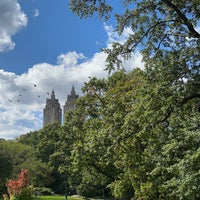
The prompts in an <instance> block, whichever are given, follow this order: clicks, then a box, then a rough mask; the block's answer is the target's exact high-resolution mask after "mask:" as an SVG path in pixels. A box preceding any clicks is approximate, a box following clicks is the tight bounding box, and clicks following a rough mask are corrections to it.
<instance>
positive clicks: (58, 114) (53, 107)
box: [43, 86, 79, 127]
mask: <svg viewBox="0 0 200 200" xmlns="http://www.w3.org/2000/svg"><path fill="white" fill-rule="evenodd" d="M78 97H79V95H77V94H76V92H75V88H74V86H72V90H71V94H70V95H67V101H66V102H65V105H64V109H63V119H64V121H65V115H66V114H67V112H69V111H70V110H73V109H75V100H76V99H77V98H78ZM55 122H58V123H59V124H60V125H61V124H62V109H61V108H60V103H59V101H58V99H56V98H55V92H54V90H52V93H51V98H50V99H46V105H45V108H44V111H43V127H44V126H46V125H49V124H52V123H55Z"/></svg>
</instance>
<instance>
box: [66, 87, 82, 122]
mask: <svg viewBox="0 0 200 200" xmlns="http://www.w3.org/2000/svg"><path fill="white" fill-rule="evenodd" d="M78 97H79V95H77V94H76V92H75V88H74V86H72V90H71V94H70V95H67V101H66V102H65V105H64V109H63V110H64V112H63V115H64V116H63V117H64V122H65V116H66V114H67V112H68V111H70V110H74V109H75V100H76V99H77V98H78Z"/></svg>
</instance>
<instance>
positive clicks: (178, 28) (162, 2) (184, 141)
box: [70, 0, 200, 199]
mask: <svg viewBox="0 0 200 200" xmlns="http://www.w3.org/2000/svg"><path fill="white" fill-rule="evenodd" d="M121 2H122V5H123V6H124V13H123V14H117V13H115V16H116V20H117V26H116V31H117V32H118V33H119V34H121V33H122V32H123V30H124V28H125V27H131V28H132V30H133V34H132V35H130V36H129V38H128V39H127V41H126V42H125V43H124V44H119V43H114V44H113V45H112V48H111V49H105V52H107V53H108V57H107V61H108V65H107V69H108V70H109V72H111V71H112V70H113V69H115V68H116V67H118V68H121V63H122V61H123V59H124V58H129V56H131V54H132V53H134V51H135V49H138V50H140V51H141V53H142V55H143V60H144V62H145V70H144V71H143V72H141V71H139V72H138V71H134V72H132V73H130V74H123V73H122V74H120V73H119V74H118V73H117V74H114V75H112V76H111V77H110V78H109V80H108V82H107V83H106V86H104V89H106V90H105V93H104V95H103V98H100V97H101V96H99V95H97V94H98V93H97V92H98V90H94V89H96V88H98V87H90V90H91V88H92V97H91V96H88V97H87V101H89V102H90V104H89V105H88V104H86V103H85V104H82V105H83V106H84V105H85V111H87V112H88V113H87V115H88V116H89V117H88V118H87V120H86V121H85V122H84V125H85V126H86V127H87V128H86V129H84V130H86V131H85V132H84V134H86V136H85V138H95V139H93V140H90V142H89V139H87V140H86V139H84V145H83V146H82V150H83V151H82V155H83V158H85V155H87V156H88V157H87V159H88V160H90V159H92V156H91V155H93V157H94V154H93V153H94V152H98V153H97V154H95V156H96V157H98V156H99V157H98V158H99V160H101V161H102V160H104V161H105V162H103V165H105V166H106V165H107V164H108V163H112V165H113V168H115V169H117V172H118V173H117V174H116V176H115V181H112V182H111V183H110V184H109V186H110V188H111V189H112V192H113V194H114V195H115V196H118V197H123V196H126V194H127V192H130V191H126V189H127V188H132V190H133V191H134V194H133V198H135V199H198V198H199V196H200V193H199V186H198V184H197V182H198V181H199V179H200V175H199V167H198V166H197V163H198V162H199V159H200V152H199V142H198V141H199V138H200V136H199V117H200V113H199V98H200V74H199V72H200V62H199V61H200V54H199V52H200V33H199V32H198V30H199V26H200V14H199V9H200V4H199V1H197V0H191V1H186V0H180V1H175V0H128V1H121ZM109 3H110V4H112V3H111V2H110V1H105V0H98V1H96V0H84V1H80V0H71V1H70V8H71V9H72V11H74V12H76V13H77V14H78V15H79V16H81V17H90V16H92V15H93V14H95V13H97V14H99V16H100V17H105V19H108V17H109V15H111V14H113V13H112V7H114V6H115V5H114V2H113V5H109ZM135 80H136V81H135ZM97 82H98V81H96V82H95V83H97ZM90 84H94V83H92V82H91V81H90V82H89V83H88V84H87V85H89V86H90ZM94 86H96V85H94ZM109 86H110V87H109ZM93 90H94V91H93ZM91 123H92V124H91ZM97 125H98V127H97V128H96V126H97ZM85 126H83V127H85ZM90 127H92V128H90ZM97 138H99V139H97ZM105 138H107V141H108V143H106V142H105ZM195 138H196V139H195ZM91 141H92V144H90V143H91ZM98 141H101V142H102V141H104V142H103V144H102V143H101V142H98ZM105 144H107V148H106V150H102V147H103V146H105ZM87 146H88V147H90V148H91V149H89V148H87ZM96 147H98V148H99V151H97V150H96V149H95V148H96ZM100 148H101V149H100ZM88 149H89V150H88ZM100 151H102V152H105V155H106V157H103V158H101V153H99V152H100ZM90 152H91V155H90V154H89V153H90ZM106 152H107V153H106ZM108 155H109V156H108ZM100 158H101V159H100ZM105 158H106V159H105ZM84 161H85V160H84ZM88 164H89V163H88ZM100 164H101V162H97V165H98V166H99V165H100ZM105 166H103V167H101V169H103V168H104V167H105Z"/></svg>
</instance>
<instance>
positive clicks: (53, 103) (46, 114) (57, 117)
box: [43, 90, 62, 127]
mask: <svg viewBox="0 0 200 200" xmlns="http://www.w3.org/2000/svg"><path fill="white" fill-rule="evenodd" d="M54 122H58V123H59V124H60V125H61V123H62V109H61V108H60V103H59V101H58V99H56V98H55V92H54V90H52V93H51V98H50V99H46V106H45V108H44V111H43V127H44V126H46V125H49V124H52V123H54Z"/></svg>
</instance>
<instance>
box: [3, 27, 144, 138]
mask: <svg viewBox="0 0 200 200" xmlns="http://www.w3.org/2000/svg"><path fill="white" fill-rule="evenodd" d="M105 30H106V31H107V34H108V41H107V45H108V46H109V45H110V44H111V42H112V41H117V40H119V41H121V42H123V41H124V40H125V38H126V37H127V36H128V34H130V30H129V29H127V31H125V32H124V33H123V34H122V36H118V35H117V34H115V33H112V32H111V30H112V27H111V26H107V28H106V27H105ZM106 56H107V55H106V54H105V53H103V52H97V53H95V54H94V55H93V57H92V58H89V59H88V58H86V57H85V56H84V55H83V54H82V53H77V52H75V51H73V52H67V53H63V54H61V55H59V56H58V57H57V64H56V65H52V64H49V63H38V64H35V65H34V66H32V67H31V68H30V69H29V70H28V71H27V72H26V73H24V74H21V75H16V74H14V73H10V72H5V71H4V70H0V93H1V95H0V112H1V119H2V120H1V121H0V138H1V137H4V138H7V139H10V138H15V137H16V136H19V135H21V134H25V133H27V132H29V131H34V130H38V129H40V128H42V112H43V108H44V106H45V101H46V98H48V97H49V94H50V93H51V91H52V89H54V90H55V95H56V98H58V99H59V102H60V104H61V108H63V105H64V103H65V101H66V99H67V95H68V94H69V93H70V92H71V88H72V85H74V86H75V89H76V92H77V93H78V94H81V87H82V86H83V83H84V82H87V81H88V80H89V78H88V77H89V76H90V77H93V76H95V77H97V78H102V77H106V76H107V72H106V71H105V70H104V69H105V66H106V63H105V60H106ZM125 65H126V66H127V67H128V69H132V68H133V67H135V66H141V55H140V54H139V52H138V53H137V54H134V55H133V57H132V58H131V59H130V60H128V61H126V63H125Z"/></svg>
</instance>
